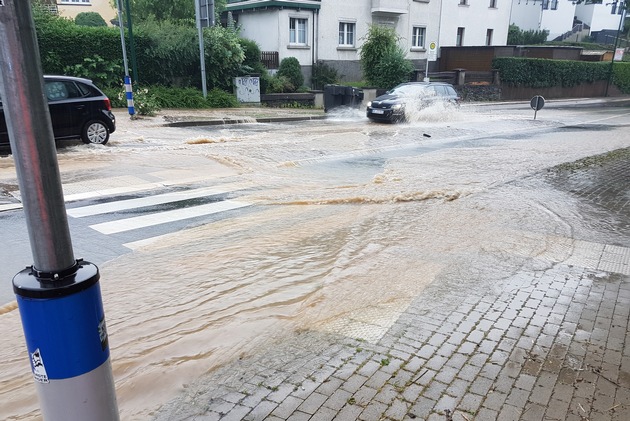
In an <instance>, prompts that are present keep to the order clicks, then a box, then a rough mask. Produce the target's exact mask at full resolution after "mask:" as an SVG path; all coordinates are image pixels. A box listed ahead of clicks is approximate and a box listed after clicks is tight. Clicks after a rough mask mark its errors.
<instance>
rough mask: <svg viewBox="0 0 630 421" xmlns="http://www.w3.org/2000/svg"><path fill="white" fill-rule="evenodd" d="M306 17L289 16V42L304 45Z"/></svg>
mask: <svg viewBox="0 0 630 421" xmlns="http://www.w3.org/2000/svg"><path fill="white" fill-rule="evenodd" d="M306 22H307V21H306V19H302V18H289V43H290V44H296V45H306Z"/></svg>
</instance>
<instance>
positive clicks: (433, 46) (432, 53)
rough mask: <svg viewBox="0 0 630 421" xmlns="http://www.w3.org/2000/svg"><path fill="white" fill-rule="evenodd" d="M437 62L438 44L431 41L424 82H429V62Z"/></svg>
mask: <svg viewBox="0 0 630 421" xmlns="http://www.w3.org/2000/svg"><path fill="white" fill-rule="evenodd" d="M436 60H437V43H436V42H435V41H431V42H430V43H429V50H428V51H427V67H426V69H425V71H424V81H425V82H428V81H429V62H430V61H436Z"/></svg>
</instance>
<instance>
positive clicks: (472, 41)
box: [227, 0, 511, 81]
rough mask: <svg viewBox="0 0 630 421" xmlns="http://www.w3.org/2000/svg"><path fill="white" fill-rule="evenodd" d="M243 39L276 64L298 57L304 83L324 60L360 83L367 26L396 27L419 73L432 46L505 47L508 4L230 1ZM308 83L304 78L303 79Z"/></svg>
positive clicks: (484, 0)
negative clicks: (274, 55) (272, 55)
mask: <svg viewBox="0 0 630 421" xmlns="http://www.w3.org/2000/svg"><path fill="white" fill-rule="evenodd" d="M227 10H228V11H229V12H231V13H232V15H233V17H234V19H235V21H236V22H237V24H238V26H239V27H240V28H241V35H242V36H243V37H245V38H248V39H251V40H253V41H256V42H257V43H258V45H259V46H260V48H261V50H262V51H271V52H278V56H279V60H282V59H283V58H285V57H296V58H297V59H298V60H299V62H300V64H301V65H302V68H303V70H304V73H305V74H306V75H307V76H308V75H309V74H310V69H311V66H312V65H313V63H317V62H318V61H322V62H324V63H326V64H328V65H330V66H331V67H334V68H336V69H337V70H338V72H339V74H340V75H343V77H344V79H345V80H349V81H354V80H360V79H361V69H360V61H359V51H360V48H361V45H362V43H363V41H364V39H365V36H366V35H367V33H368V30H369V27H370V25H373V24H381V25H389V26H391V27H393V28H394V29H395V30H396V32H397V33H398V35H399V36H400V45H401V47H402V48H403V49H404V50H405V51H406V52H407V58H408V59H410V60H412V61H413V62H414V65H415V66H416V68H419V69H424V68H425V64H426V59H427V52H428V49H429V45H430V44H431V43H435V44H436V45H437V47H438V51H439V47H440V46H456V45H462V46H481V45H505V44H506V42H507V32H508V27H509V18H510V10H511V3H510V0H228V5H227ZM307 79H308V78H307Z"/></svg>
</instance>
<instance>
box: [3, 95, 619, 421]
mask: <svg viewBox="0 0 630 421" xmlns="http://www.w3.org/2000/svg"><path fill="white" fill-rule="evenodd" d="M162 122H163V120H162V119H161V117H155V118H154V119H150V120H140V121H137V122H132V121H127V120H125V119H123V118H120V117H119V131H117V132H116V133H114V134H112V137H111V140H110V143H109V144H108V145H107V146H104V147H103V146H95V145H70V146H66V147H64V148H62V149H60V150H59V162H60V168H61V173H62V181H63V184H64V191H65V194H66V195H68V194H69V193H71V191H70V189H71V187H72V186H76V188H77V189H79V187H80V186H90V189H92V190H94V189H103V190H105V189H108V188H109V189H112V188H114V187H118V186H126V187H129V186H132V185H133V184H139V185H140V184H141V181H142V182H143V183H159V184H160V186H162V187H164V186H166V187H168V186H169V185H171V184H175V182H176V181H177V183H179V185H183V186H188V185H189V186H191V188H193V187H194V188H201V187H204V188H205V187H221V186H228V185H229V186H230V189H227V188H226V190H229V191H230V195H231V196H229V197H230V198H232V196H233V198H234V200H236V201H238V202H239V203H243V204H247V206H243V208H239V210H238V211H234V213H231V214H229V216H227V217H217V218H216V219H215V220H213V221H211V222H208V223H196V224H192V223H191V224H190V225H188V226H185V227H183V228H182V229H178V230H176V231H174V232H171V233H168V234H164V235H159V236H149V237H151V238H150V240H148V241H142V242H141V243H138V244H139V245H138V246H137V247H134V248H133V249H132V250H128V251H127V252H117V251H112V254H113V255H115V257H114V258H111V259H110V258H109V257H107V258H105V257H103V256H101V257H99V254H100V253H103V250H102V249H104V248H105V246H104V245H105V244H109V243H106V241H105V240H104V238H105V237H106V235H105V234H103V235H102V238H103V240H102V241H103V242H99V243H94V244H91V245H90V244H89V243H87V241H88V240H85V239H79V238H77V237H83V238H87V234H84V233H86V232H88V231H89V232H91V231H90V230H91V228H90V227H88V226H87V224H83V225H80V222H74V220H71V221H70V225H71V232H72V235H73V240H74V241H76V242H77V243H79V244H80V250H79V251H80V252H79V251H77V252H76V254H77V256H76V257H82V258H85V259H86V260H91V259H96V261H99V262H102V263H99V268H100V270H101V289H102V292H103V302H104V306H105V314H106V318H107V325H108V326H107V327H108V332H109V338H110V339H109V343H110V347H111V361H112V366H113V371H114V378H115V382H116V391H117V397H118V405H119V409H120V413H121V419H123V420H149V419H153V418H154V417H156V415H157V414H158V411H159V409H160V407H162V405H164V404H165V403H167V402H169V401H170V400H172V399H175V398H177V397H178V396H179V395H180V394H182V393H184V392H185V391H186V389H187V388H188V387H189V386H190V385H191V384H194V383H195V381H197V380H198V379H199V378H200V377H201V376H203V375H204V374H207V373H209V372H211V371H212V370H213V369H216V368H217V367H220V366H222V365H224V364H227V363H230V362H233V361H235V360H237V359H239V358H244V357H246V356H248V355H251V354H253V353H255V352H256V349H257V347H259V346H262V345H263V344H265V343H267V342H268V341H269V340H271V339H276V340H277V339H278V338H282V337H283V335H286V334H288V333H289V332H295V331H305V330H312V331H321V332H330V333H337V334H342V335H347V336H349V337H353V338H357V339H362V340H365V341H367V342H369V343H376V341H378V340H379V339H380V338H381V337H382V335H383V334H384V333H385V331H386V330H387V329H388V328H389V327H391V325H392V324H393V323H394V322H395V321H396V319H397V318H398V316H399V315H400V314H401V313H402V312H403V311H404V310H405V309H406V308H407V307H408V306H409V304H410V303H411V301H412V300H413V299H414V298H415V297H417V296H418V294H420V293H421V292H422V291H424V290H425V288H426V287H427V286H429V285H431V284H432V283H434V282H441V283H442V284H441V285H442V286H443V287H442V288H440V289H439V290H438V291H439V292H437V293H438V294H443V295H448V294H449V293H450V292H451V291H454V290H457V289H459V288H471V287H473V288H476V289H488V290H492V288H493V285H494V283H495V282H498V281H499V280H503V279H506V278H509V277H511V276H513V275H515V274H517V273H518V272H519V271H520V270H522V269H523V268H529V269H530V270H534V269H537V268H545V267H550V266H552V265H554V264H556V263H558V262H565V261H567V260H568V259H570V258H571V256H572V255H573V254H574V252H575V250H576V247H578V243H579V242H585V241H588V242H597V243H602V244H611V245H616V246H620V247H626V248H627V247H630V236H629V234H630V226H629V225H628V220H627V219H624V217H625V216H627V212H629V211H630V210H628V209H625V210H623V211H620V213H619V215H618V216H615V215H610V214H608V215H607V216H606V217H605V218H602V217H600V215H599V213H598V212H599V211H598V208H597V204H596V203H585V202H584V201H581V200H580V199H579V198H578V197H576V196H574V195H572V194H571V189H574V190H575V189H577V188H578V187H579V186H573V187H570V188H568V189H567V188H561V187H560V186H561V183H560V181H561V180H560V178H561V175H556V174H557V173H556V172H554V171H555V170H552V169H557V168H558V166H561V165H562V164H566V163H572V162H574V161H578V160H580V159H583V158H585V157H589V156H594V155H600V154H604V153H606V152H609V151H614V150H618V149H623V148H629V147H630V110H629V109H627V108H614V107H611V108H597V107H596V108H553V106H552V105H550V106H549V107H548V108H545V109H544V110H542V111H540V112H539V113H538V116H537V119H536V120H534V119H533V111H532V110H531V109H529V108H528V107H527V105H525V106H521V107H519V108H517V107H514V106H500V105H496V106H463V107H461V108H460V109H451V108H448V107H443V106H437V107H435V108H434V109H431V110H426V111H425V112H422V113H419V114H418V115H416V116H414V118H413V119H412V121H411V122H410V123H408V124H399V125H390V124H385V125H383V124H375V123H370V122H369V121H368V120H367V119H366V118H365V116H364V114H363V113H362V112H359V111H354V110H350V111H345V112H335V113H331V114H330V115H329V116H328V118H327V119H325V120H313V121H304V122H298V123H266V124H259V123H258V124H239V125H222V126H199V127H186V128H175V127H163V126H161V123H162ZM587 182H588V180H584V183H587ZM169 183H171V184H169ZM15 185H16V182H15V175H14V169H13V165H12V160H11V158H10V157H2V158H0V186H1V187H3V188H4V189H6V190H10V189H11V186H15ZM580 188H581V187H580ZM235 192H236V193H235ZM77 193H80V191H79V190H77ZM126 194H128V195H130V194H129V193H126ZM619 194H627V189H625V190H624V189H621V190H620V192H619ZM18 212H21V211H19V210H18V211H9V212H4V213H0V229H1V228H2V227H3V225H6V226H9V225H10V224H16V223H17V224H19V216H17V215H19V214H18ZM126 212H127V214H125V216H126V217H129V216H133V215H132V212H131V211H126ZM123 213H124V212H121V214H123ZM16 221H17V222H16ZM96 222H100V221H96ZM2 232H3V233H5V231H2ZM99 235H101V234H99ZM4 237H5V238H6V233H5V235H4ZM94 238H99V241H101V240H100V238H101V237H94ZM125 241H126V240H125ZM15 242H16V244H18V243H19V244H24V243H26V244H28V238H27V234H26V232H23V237H21V238H15ZM120 242H121V243H122V242H123V240H120ZM111 248H112V250H114V246H111ZM116 250H117V249H116ZM6 253H7V255H6V256H5V257H2V258H1V259H2V260H1V261H3V262H7V265H8V264H9V263H8V262H9V260H11V261H12V263H11V264H15V265H16V266H17V267H18V268H20V267H23V266H25V265H28V264H31V262H30V260H31V259H30V255H29V256H25V257H24V258H23V259H22V260H21V261H20V260H19V259H17V257H16V256H12V255H10V254H9V253H10V252H9V251H7V252H6ZM7 256H9V257H7ZM108 256H109V255H108ZM16 259H17V261H16ZM5 267H9V268H10V269H8V270H10V271H11V272H9V273H15V272H14V269H13V268H12V267H11V266H6V265H5ZM15 270H18V269H15ZM5 276H6V275H5ZM1 282H2V284H3V288H5V289H7V287H6V285H8V284H10V278H9V279H6V278H5V279H2V280H1ZM2 304H4V303H0V336H1V337H2V338H3V340H2V341H1V342H0V419H4V420H38V419H41V415H40V413H39V409H38V404H37V398H36V396H35V388H34V386H33V380H32V374H31V372H30V368H29V361H28V355H27V352H26V348H25V345H24V338H23V333H22V327H21V323H20V318H19V313H18V311H17V309H16V305H15V303H14V302H13V301H9V302H7V303H6V304H4V306H3V305H2Z"/></svg>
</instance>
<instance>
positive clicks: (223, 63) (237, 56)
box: [203, 26, 245, 91]
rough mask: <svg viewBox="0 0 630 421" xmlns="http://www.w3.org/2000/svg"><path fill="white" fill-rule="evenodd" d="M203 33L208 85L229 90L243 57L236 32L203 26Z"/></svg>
mask: <svg viewBox="0 0 630 421" xmlns="http://www.w3.org/2000/svg"><path fill="white" fill-rule="evenodd" d="M203 34H204V35H203V39H204V46H205V50H206V51H205V53H206V77H207V81H208V86H209V87H210V88H219V89H223V90H226V91H231V90H232V85H233V78H234V77H236V76H238V75H239V74H240V71H241V65H242V64H243V60H244V59H245V53H244V52H243V48H241V44H240V43H239V37H238V34H237V33H236V32H234V31H232V30H230V29H227V28H223V27H221V26H213V27H211V28H205V30H204V33H203Z"/></svg>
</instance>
